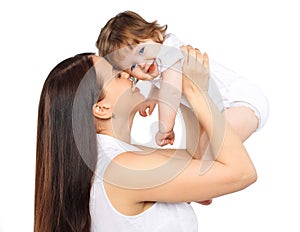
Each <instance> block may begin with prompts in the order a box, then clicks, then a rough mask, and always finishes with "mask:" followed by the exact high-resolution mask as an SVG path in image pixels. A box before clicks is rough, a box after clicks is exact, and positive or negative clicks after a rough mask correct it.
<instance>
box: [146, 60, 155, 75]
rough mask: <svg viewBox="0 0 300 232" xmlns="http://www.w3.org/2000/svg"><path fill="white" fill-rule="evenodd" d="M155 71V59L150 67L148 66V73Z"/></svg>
mask: <svg viewBox="0 0 300 232" xmlns="http://www.w3.org/2000/svg"><path fill="white" fill-rule="evenodd" d="M154 71H155V64H154V61H153V63H152V64H151V65H150V66H149V68H148V71H147V72H148V73H150V74H151V73H153V72H154Z"/></svg>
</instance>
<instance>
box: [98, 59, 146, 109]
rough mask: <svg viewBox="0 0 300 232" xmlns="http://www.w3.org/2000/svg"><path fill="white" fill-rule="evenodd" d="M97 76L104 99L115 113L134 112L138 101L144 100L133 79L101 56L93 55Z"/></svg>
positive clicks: (138, 103)
mask: <svg viewBox="0 0 300 232" xmlns="http://www.w3.org/2000/svg"><path fill="white" fill-rule="evenodd" d="M93 60H94V63H95V68H96V73H97V77H98V78H101V80H102V85H103V90H104V96H105V97H104V99H103V100H104V101H105V102H107V103H109V104H110V105H111V106H112V109H113V112H114V114H115V115H119V114H122V115H124V114H126V113H127V114H135V113H136V111H137V110H138V107H139V105H140V103H142V102H144V101H145V97H144V95H142V94H141V93H140V90H139V88H137V87H136V86H135V83H134V82H133V79H132V78H130V75H129V74H127V73H125V72H119V71H116V70H114V69H113V68H112V66H111V65H110V64H109V63H108V62H107V61H106V60H105V59H103V58H101V57H98V56H94V57H93Z"/></svg>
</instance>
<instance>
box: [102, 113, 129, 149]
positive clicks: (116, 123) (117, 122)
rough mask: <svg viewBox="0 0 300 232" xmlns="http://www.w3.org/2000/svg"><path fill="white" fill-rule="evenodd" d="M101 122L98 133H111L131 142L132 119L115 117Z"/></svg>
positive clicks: (112, 135)
mask: <svg viewBox="0 0 300 232" xmlns="http://www.w3.org/2000/svg"><path fill="white" fill-rule="evenodd" d="M101 124H102V125H101V126H100V128H99V130H98V131H97V133H99V134H104V135H109V136H111V137H114V138H116V139H119V140H122V141H123V142H126V143H130V133H131V125H132V120H128V119H127V120H125V119H123V118H116V117H113V118H112V119H110V120H108V121H106V122H104V123H101Z"/></svg>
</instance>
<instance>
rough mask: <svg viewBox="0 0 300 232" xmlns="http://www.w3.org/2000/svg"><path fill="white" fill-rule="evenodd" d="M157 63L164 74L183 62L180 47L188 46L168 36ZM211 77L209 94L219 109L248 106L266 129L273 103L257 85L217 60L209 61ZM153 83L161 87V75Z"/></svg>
mask: <svg viewBox="0 0 300 232" xmlns="http://www.w3.org/2000/svg"><path fill="white" fill-rule="evenodd" d="M163 45H165V46H162V48H161V50H160V52H159V54H158V56H157V58H156V61H157V63H158V67H159V70H160V73H162V72H163V71H165V70H166V69H167V68H169V67H170V66H172V65H173V64H175V63H176V62H177V61H179V60H181V63H182V64H183V59H184V56H183V55H182V53H181V51H180V46H181V45H184V44H183V43H182V42H181V41H180V40H179V39H178V38H177V37H176V36H175V35H173V34H167V35H166V37H165V40H164V42H163ZM209 66H210V78H209V87H208V93H209V95H210V97H211V98H212V100H213V102H214V103H215V104H216V106H217V107H218V108H219V109H220V110H221V111H222V110H224V109H226V108H229V107H235V106H242V105H244V106H247V107H250V108H251V109H252V110H253V111H254V112H255V114H256V116H257V118H258V121H259V125H258V128H257V130H258V129H260V128H262V127H263V126H264V125H265V123H266V121H267V119H268V116H269V102H268V99H267V98H266V96H265V95H264V94H263V92H262V91H261V90H260V89H259V88H258V86H256V85H255V84H254V83H252V82H251V81H249V80H248V79H246V78H244V77H241V76H240V75H239V74H237V73H235V72H233V71H231V70H229V69H227V68H225V67H224V66H222V65H220V64H219V63H217V62H215V61H214V60H211V59H210V61H209ZM152 82H153V84H155V85H156V86H157V87H158V88H160V82H161V76H160V75H159V76H158V77H157V78H156V79H154V80H153V81H152ZM181 103H182V104H184V105H186V106H188V107H189V104H188V102H187V100H186V99H185V98H184V96H182V98H181Z"/></svg>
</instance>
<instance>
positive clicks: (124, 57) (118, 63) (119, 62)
mask: <svg viewBox="0 0 300 232" xmlns="http://www.w3.org/2000/svg"><path fill="white" fill-rule="evenodd" d="M134 49H135V46H126V47H123V48H120V49H118V50H115V51H113V52H112V53H110V54H108V55H107V56H106V58H107V60H108V61H109V62H110V63H111V64H112V65H113V66H114V67H115V68H116V69H118V70H124V69H127V68H129V67H130V66H131V65H132V62H133V61H134V59H135V55H134Z"/></svg>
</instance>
